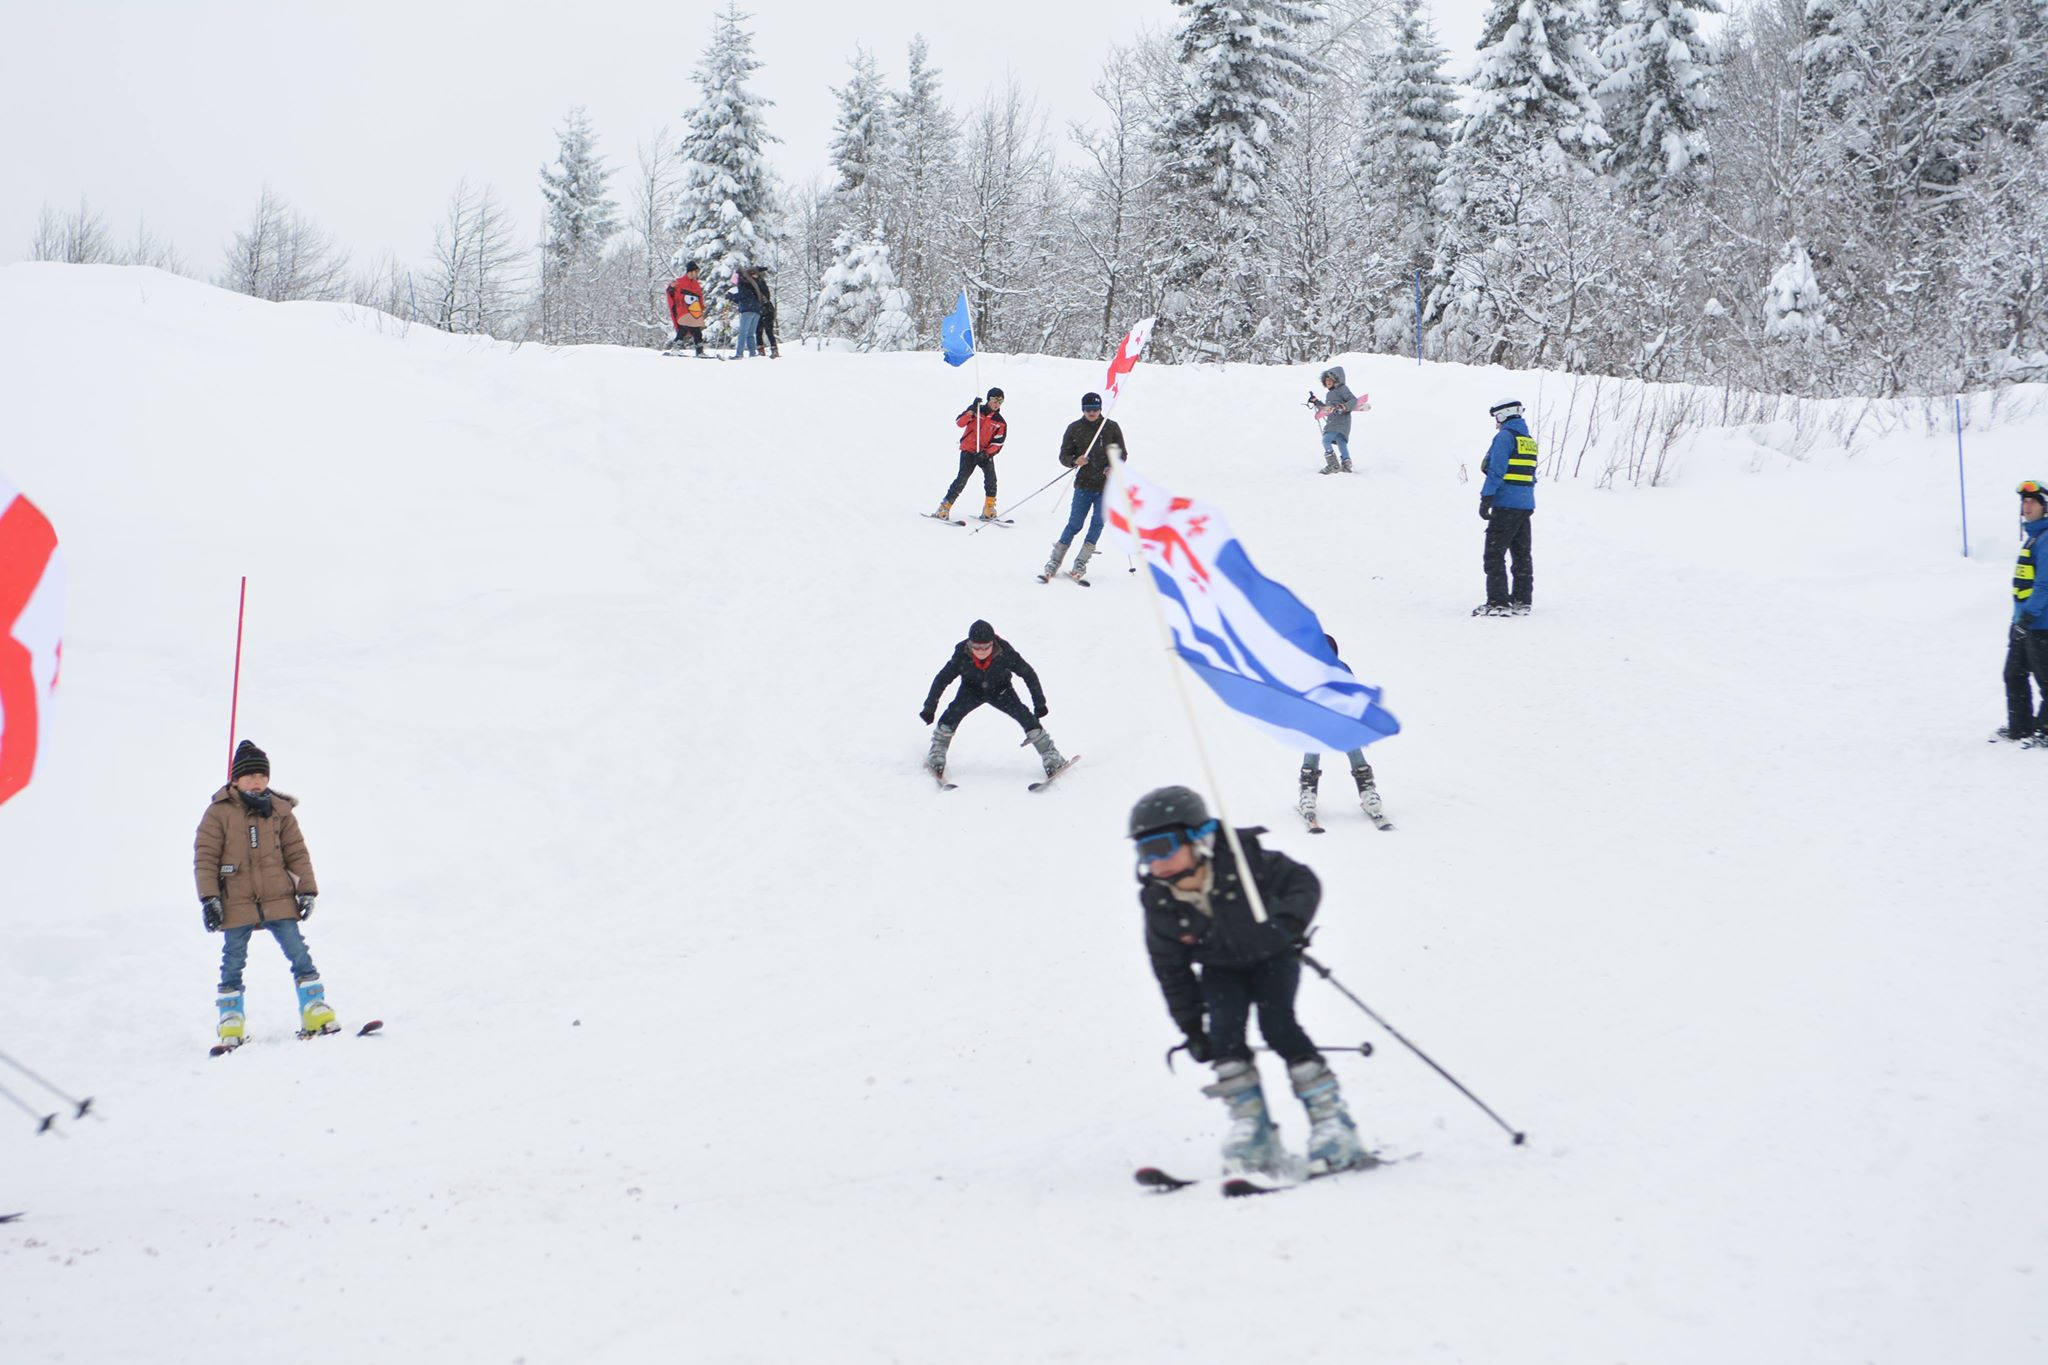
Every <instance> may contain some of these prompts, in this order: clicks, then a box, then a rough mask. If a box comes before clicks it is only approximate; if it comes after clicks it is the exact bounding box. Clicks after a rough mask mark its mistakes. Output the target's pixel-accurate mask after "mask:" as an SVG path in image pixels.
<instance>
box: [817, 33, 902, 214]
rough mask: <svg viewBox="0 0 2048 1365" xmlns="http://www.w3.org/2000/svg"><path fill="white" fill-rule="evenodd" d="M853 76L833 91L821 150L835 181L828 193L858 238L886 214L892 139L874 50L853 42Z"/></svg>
mask: <svg viewBox="0 0 2048 1365" xmlns="http://www.w3.org/2000/svg"><path fill="white" fill-rule="evenodd" d="M847 65H848V66H850V67H852V68H853V75H852V77H851V78H850V79H848V81H847V82H846V84H845V85H842V86H839V87H838V88H836V89H834V90H833V92H832V93H833V95H834V96H835V97H836V98H837V99H838V101H839V113H838V116H837V117H836V118H834V120H833V122H832V142H831V145H830V147H829V148H828V149H827V151H826V155H827V156H828V157H829V158H830V159H831V162H832V169H833V170H834V171H835V172H836V173H837V174H838V177H839V179H838V182H837V183H836V184H835V185H834V186H833V187H832V193H833V196H834V198H835V199H836V200H837V202H838V205H839V211H840V213H841V214H842V215H843V217H842V219H841V224H840V225H841V227H842V228H844V229H850V230H851V231H852V232H853V234H854V236H855V237H857V238H861V239H865V238H869V237H875V236H879V235H880V233H881V230H882V226H883V223H884V221H885V220H886V219H887V217H888V215H889V208H890V196H891V194H892V192H893V189H894V186H893V185H892V184H891V183H890V174H889V172H890V169H891V167H890V152H891V149H892V147H893V144H894V142H895V134H894V129H893V127H892V124H891V118H890V113H891V111H890V107H889V92H888V91H887V89H886V88H885V87H884V86H883V84H882V76H881V73H880V72H879V71H877V70H876V69H875V55H874V54H873V53H872V52H869V51H868V50H867V49H866V48H861V47H856V48H855V49H854V55H853V59H852V60H851V61H849V62H848V63H847Z"/></svg>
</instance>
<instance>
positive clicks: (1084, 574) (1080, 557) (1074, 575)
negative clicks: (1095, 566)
mask: <svg viewBox="0 0 2048 1365" xmlns="http://www.w3.org/2000/svg"><path fill="white" fill-rule="evenodd" d="M1094 555H1095V542H1094V541H1092V540H1084V541H1082V542H1081V553H1079V554H1077V555H1075V556H1074V567H1073V568H1071V569H1069V570H1067V577H1069V578H1071V579H1073V580H1074V581H1075V582H1076V583H1086V582H1087V581H1088V561H1089V560H1090V559H1092V558H1093V557H1094Z"/></svg>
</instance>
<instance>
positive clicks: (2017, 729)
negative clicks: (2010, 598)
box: [2005, 627, 2048, 739]
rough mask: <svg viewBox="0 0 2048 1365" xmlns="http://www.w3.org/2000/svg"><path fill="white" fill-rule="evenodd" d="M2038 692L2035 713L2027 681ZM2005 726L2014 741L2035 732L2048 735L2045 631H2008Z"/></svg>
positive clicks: (2047, 656)
mask: <svg viewBox="0 0 2048 1365" xmlns="http://www.w3.org/2000/svg"><path fill="white" fill-rule="evenodd" d="M2030 678H2031V679H2032V681H2033V685H2034V686H2036V687H2039V688H2040V689H2041V705H2040V709H2039V710H2038V711H2037V710H2036V709H2035V707H2034V698H2033V694H2032V692H2031V691H2030V690H2029V688H2028V680H2029V679H2030ZM2005 725H2006V733H2008V734H2010V735H2011V736H2012V737H2013V738H2014V739H2024V738H2025V737H2026V736H2028V735H2030V734H2034V733H2036V732H2039V733H2043V734H2048V630H2020V629H2018V628H2017V627H2013V628H2009V629H2008V631H2007V642H2006V646H2005Z"/></svg>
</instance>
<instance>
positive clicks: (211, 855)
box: [192, 739, 339, 1048]
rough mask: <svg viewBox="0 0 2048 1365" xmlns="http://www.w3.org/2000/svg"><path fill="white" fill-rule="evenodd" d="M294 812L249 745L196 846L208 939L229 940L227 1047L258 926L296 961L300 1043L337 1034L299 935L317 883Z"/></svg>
mask: <svg viewBox="0 0 2048 1365" xmlns="http://www.w3.org/2000/svg"><path fill="white" fill-rule="evenodd" d="M297 805H298V800H297V798H295V797H290V796H286V795H285V794H284V793H283V792H276V791H272V790H270V759H269V757H268V756H267V755H266V754H265V753H264V752H263V751H262V750H261V749H259V748H257V747H256V746H255V745H254V744H252V743H250V742H249V741H248V740H246V739H245V740H243V741H242V742H241V743H240V744H239V745H237V746H235V761H234V766H233V767H232V768H231V769H230V771H229V777H228V785H226V786H224V787H222V788H221V789H220V790H219V791H217V792H215V793H214V794H213V799H212V800H211V801H209V802H208V803H207V807H206V813H205V814H204V815H202V816H200V817H199V830H198V833H197V834H195V835H194V836H193V839H192V874H193V876H194V878H196V879H197V882H198V887H199V909H200V915H201V918H202V919H203V920H204V921H205V924H206V928H207V931H208V932H209V933H219V934H221V935H223V940H222V943H221V953H220V991H219V993H218V996H217V998H216V1000H215V1002H214V1003H215V1004H216V1006H217V1007H218V1008H219V1010H220V1020H219V1025H218V1032H219V1035H220V1041H221V1045H222V1046H224V1047H230V1048H233V1047H239V1046H241V1043H242V1036H243V1010H242V967H243V964H244V963H246V962H247V961H248V957H249V936H250V935H251V934H253V933H255V932H256V930H258V929H267V930H269V931H270V934H271V936H272V937H273V938H275V939H276V940H277V946H278V947H280V948H282V949H283V950H284V955H285V957H286V958H288V959H290V961H291V964H292V979H293V980H294V981H296V982H297V983H298V990H299V1034H300V1036H301V1037H306V1036H309V1035H311V1034H315V1033H334V1032H336V1031H337V1030H338V1029H339V1025H337V1024H336V1023H335V1022H334V1011H333V1010H332V1009H331V1008H329V1006H328V1004H327V999H326V991H325V989H324V988H323V987H322V986H321V984H320V973H319V972H318V971H317V970H316V969H315V968H314V966H313V956H312V954H311V953H310V952H308V951H307V949H306V938H305V935H304V934H303V933H301V932H300V930H299V924H300V922H301V921H303V920H306V919H310V918H311V917H312V914H313V898H314V897H315V896H317V895H319V894H320V885H319V883H318V881H317V880H315V878H314V876H313V860H312V858H311V857H310V856H308V854H307V853H306V840H305V836H304V835H302V834H301V833H300V832H299V821H298V817H297V816H296V815H295V814H294V813H293V808H294V807H295V806H297Z"/></svg>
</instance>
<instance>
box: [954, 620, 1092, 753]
mask: <svg viewBox="0 0 2048 1365" xmlns="http://www.w3.org/2000/svg"><path fill="white" fill-rule="evenodd" d="M1012 677H1018V678H1022V679H1023V680H1024V686H1026V687H1027V688H1029V689H1031V706H1030V709H1028V710H1027V709H1025V706H1024V703H1023V701H1022V700H1021V699H1019V698H1018V696H1017V689H1016V688H1015V687H1013V686H1012V685H1011V683H1010V679H1011V678H1012ZM955 678H957V679H959V680H960V690H959V691H958V692H956V693H955V694H954V696H953V704H952V705H950V706H948V707H947V708H946V713H945V714H944V715H937V712H938V706H939V694H940V693H941V692H944V691H945V690H946V685H947V684H948V683H951V682H952V681H953V680H954V679H955ZM984 703H986V704H987V705H989V706H993V707H995V708H996V710H998V711H1000V712H1002V713H1003V714H1004V715H1006V716H1008V717H1009V718H1010V719H1011V720H1014V721H1016V722H1017V724H1019V725H1021V726H1023V727H1024V738H1025V739H1027V740H1029V741H1030V742H1031V747H1032V748H1034V749H1036V750H1038V758H1039V761H1040V762H1041V763H1043V764H1044V765H1045V775H1046V776H1047V777H1051V776H1052V775H1053V774H1054V773H1056V772H1058V771H1059V770H1060V769H1061V768H1064V767H1066V766H1067V760H1066V759H1065V758H1063V757H1061V755H1060V751H1059V749H1058V748H1056V747H1055V746H1054V744H1053V742H1052V736H1051V735H1049V734H1047V733H1046V732H1045V729H1044V727H1043V726H1041V725H1040V724H1039V723H1038V722H1039V721H1041V720H1043V719H1044V718H1045V714H1046V712H1048V711H1050V710H1051V709H1052V708H1051V707H1049V706H1047V705H1046V704H1045V690H1044V689H1043V688H1041V687H1040V686H1039V685H1038V674H1037V672H1036V671H1034V670H1033V669H1032V667H1031V665H1030V664H1028V663H1026V662H1024V656H1023V655H1022V654H1019V653H1018V652H1017V649H1016V646H1014V645H1012V644H1011V643H1010V642H1009V641H1008V640H1005V639H1003V638H1002V637H1001V636H999V635H997V634H996V632H995V627H994V626H991V625H990V624H989V623H988V622H986V621H976V622H975V623H974V624H973V625H971V626H969V627H968V628H967V638H966V639H964V640H962V641H961V642H960V643H959V644H957V645H955V646H953V657H952V658H950V659H948V660H946V666H945V667H944V668H942V669H940V670H939V675H938V676H937V677H936V678H933V679H932V688H931V691H930V692H929V693H927V694H926V696H925V699H924V708H923V709H922V710H920V711H919V712H918V713H917V715H918V719H919V720H922V721H923V722H924V723H925V724H926V725H930V724H931V723H932V720H933V718H934V716H937V720H938V723H939V724H938V729H936V730H934V731H932V747H931V752H929V753H928V754H926V755H925V760H924V765H925V767H927V768H929V769H931V773H932V776H933V777H936V778H939V779H940V780H942V781H943V780H944V778H945V776H946V750H947V748H948V746H950V745H951V744H952V743H953V732H954V731H955V730H957V729H958V728H959V727H960V721H961V720H962V718H964V717H965V716H966V715H967V713H968V712H969V711H972V710H973V709H974V708H975V707H977V706H981V705H983V704H984Z"/></svg>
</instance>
